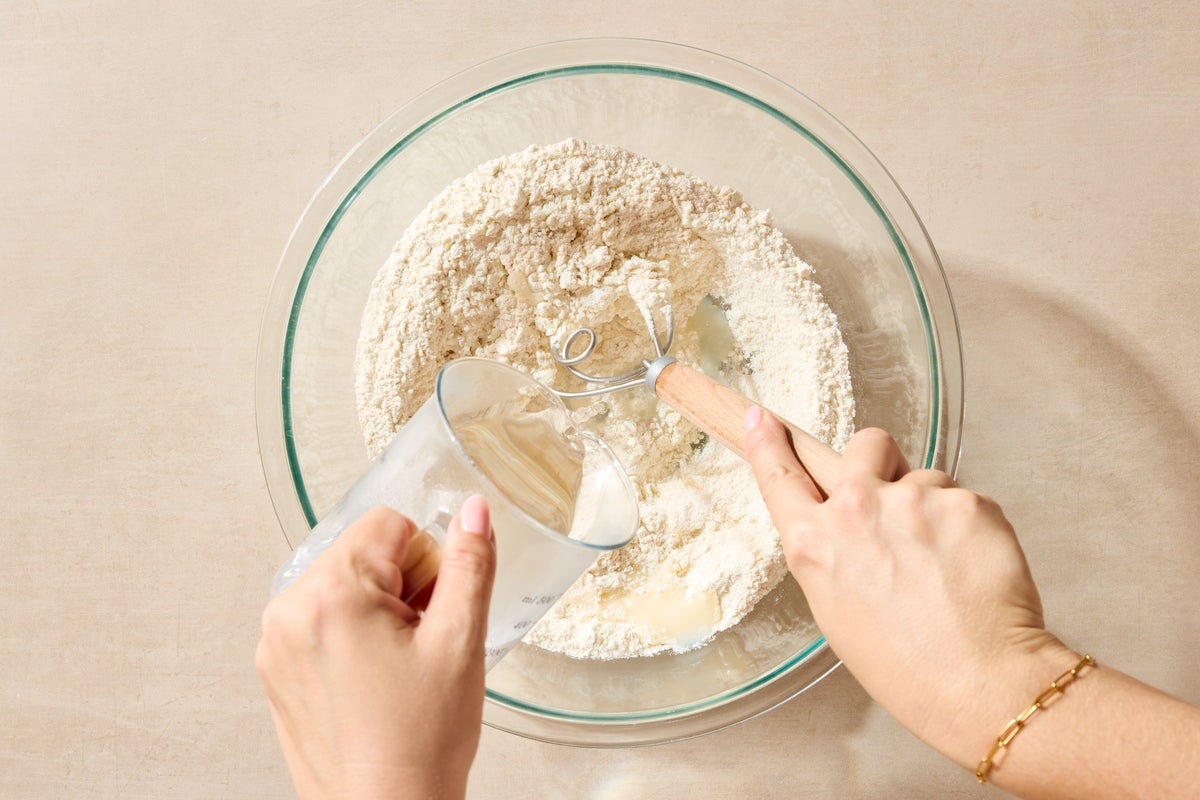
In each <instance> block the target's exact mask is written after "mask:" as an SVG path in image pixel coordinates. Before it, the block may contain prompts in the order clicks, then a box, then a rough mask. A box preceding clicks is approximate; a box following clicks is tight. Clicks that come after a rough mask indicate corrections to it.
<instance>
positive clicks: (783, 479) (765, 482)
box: [758, 464, 791, 496]
mask: <svg viewBox="0 0 1200 800" xmlns="http://www.w3.org/2000/svg"><path fill="white" fill-rule="evenodd" d="M790 474H791V473H790V471H789V470H788V468H787V467H786V466H784V465H783V464H771V465H770V466H768V467H766V468H765V469H763V470H761V471H760V472H759V476H758V482H759V486H760V487H761V489H762V493H763V495H766V496H771V495H774V494H775V493H776V492H778V491H779V490H780V489H781V488H782V487H783V485H784V484H785V483H787V480H788V476H789V475H790Z"/></svg>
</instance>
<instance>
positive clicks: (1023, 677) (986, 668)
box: [922, 630, 1080, 772]
mask: <svg viewBox="0 0 1200 800" xmlns="http://www.w3.org/2000/svg"><path fill="white" fill-rule="evenodd" d="M1079 659H1080V656H1079V655H1078V654H1076V653H1075V652H1074V651H1073V650H1071V649H1070V648H1069V647H1067V646H1066V645H1065V644H1063V643H1062V642H1061V641H1060V640H1059V639H1058V638H1057V637H1055V636H1054V635H1053V634H1051V633H1048V632H1047V631H1044V630H1038V631H1030V632H1029V633H1028V635H1023V636H1021V637H1019V638H1018V639H1016V640H1014V641H1013V642H1012V643H1010V644H1009V645H1008V646H1006V647H1005V648H1004V649H1003V650H1002V651H1001V652H999V653H997V654H995V655H993V656H991V657H990V658H989V660H988V661H987V662H986V663H983V664H980V665H979V666H978V668H977V669H976V670H975V671H974V672H973V673H972V674H969V675H965V676H964V678H965V680H963V681H962V682H960V684H959V693H958V695H959V696H958V698H957V700H955V701H953V704H952V706H951V708H952V711H951V713H950V715H949V716H948V717H947V720H946V723H945V725H944V726H942V727H941V728H940V729H939V730H935V731H931V738H926V737H922V738H925V741H926V742H927V743H929V744H930V745H932V746H933V747H934V748H935V749H937V750H939V751H940V752H941V753H942V754H943V755H945V756H947V757H948V758H950V759H951V760H953V761H954V762H955V763H956V764H958V765H959V766H961V767H963V768H964V769H967V770H969V771H971V772H974V771H975V770H976V768H977V767H978V766H979V761H980V759H981V758H983V757H984V756H985V755H987V753H988V752H989V750H990V749H991V747H992V745H993V744H995V742H996V738H997V737H998V736H999V735H1000V733H1001V732H1002V731H1003V730H1004V728H1005V726H1006V725H1008V723H1009V722H1011V721H1012V720H1013V719H1014V718H1015V717H1016V716H1017V715H1018V714H1020V713H1021V712H1022V711H1024V710H1025V709H1026V708H1028V707H1029V705H1030V704H1031V703H1032V702H1033V700H1034V699H1035V698H1036V697H1037V696H1038V695H1040V694H1041V693H1042V692H1044V691H1045V690H1046V688H1047V687H1048V686H1049V685H1050V682H1051V681H1053V680H1054V679H1055V678H1056V677H1058V676H1059V675H1061V674H1062V673H1063V671H1064V670H1068V669H1070V668H1071V667H1072V666H1074V665H1075V664H1076V663H1077V662H1078V661H1079Z"/></svg>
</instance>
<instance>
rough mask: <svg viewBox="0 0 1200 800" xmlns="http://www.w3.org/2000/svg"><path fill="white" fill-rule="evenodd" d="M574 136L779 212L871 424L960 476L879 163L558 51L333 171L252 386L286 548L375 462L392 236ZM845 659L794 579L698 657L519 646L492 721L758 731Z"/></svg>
mask: <svg viewBox="0 0 1200 800" xmlns="http://www.w3.org/2000/svg"><path fill="white" fill-rule="evenodd" d="M568 137H578V138H582V139H587V140H591V141H594V142H599V143H605V144H613V145H619V146H622V147H625V148H628V149H629V150H632V151H634V152H635V153H639V154H641V155H643V156H648V157H650V158H652V159H655V160H657V161H661V162H663V163H665V164H668V165H670V166H672V167H675V168H678V169H682V170H685V171H687V172H689V173H692V174H694V175H698V176H700V177H702V178H704V179H706V180H708V181H710V182H712V183H716V184H725V185H729V186H732V187H734V188H736V189H738V190H739V191H740V192H741V193H742V195H743V196H744V198H745V199H746V201H747V202H749V203H750V204H751V205H752V206H754V207H756V208H759V209H769V210H770V211H771V212H772V214H773V217H774V220H775V223H776V225H777V226H778V227H779V228H780V229H781V230H782V231H783V232H784V234H785V235H787V237H788V238H789V239H790V240H791V242H792V244H793V245H794V247H795V249H796V251H797V253H798V254H799V255H800V257H801V258H803V259H804V260H806V261H808V262H809V263H810V264H812V265H813V266H814V267H815V268H816V275H817V279H818V280H819V282H820V283H821V285H822V287H823V288H824V290H825V293H826V297H827V299H828V301H829V303H830V305H831V306H832V307H833V309H834V311H835V312H836V313H837V315H838V317H839V319H840V321H841V325H842V330H843V335H844V337H845V340H846V343H847V345H848V347H849V350H850V358H851V367H852V374H853V379H854V382H855V397H856V401H857V417H856V424H857V425H858V427H864V426H869V425H877V426H880V427H883V428H886V429H888V430H890V431H892V433H893V434H894V435H895V436H896V438H897V440H898V441H899V442H900V444H901V447H902V448H903V450H904V451H905V453H906V454H907V456H908V458H909V461H910V463H912V464H913V465H914V466H916V465H920V466H923V467H936V468H941V469H944V470H946V471H948V472H951V473H953V471H954V469H955V466H956V464H957V460H958V448H959V434H960V430H961V423H962V396H963V392H962V361H961V351H960V342H959V335H958V325H957V320H956V317H955V312H954V306H953V302H952V300H951V297H950V292H949V288H948V287H947V285H946V280H945V276H944V275H943V273H942V270H941V266H940V264H939V262H938V258H937V255H936V253H935V252H934V249H933V245H932V244H931V243H930V241H929V238H928V236H927V235H926V233H925V230H924V228H923V226H922V224H921V222H920V220H919V219H918V218H917V215H916V213H915V212H914V211H913V209H912V207H911V206H910V205H909V203H908V201H907V199H906V198H905V197H904V194H903V193H902V192H901V190H900V188H899V187H898V186H897V185H896V184H895V182H894V181H893V180H892V179H891V177H890V176H889V175H888V173H887V171H886V170H885V169H884V168H883V166H882V165H881V164H880V163H879V162H878V161H877V160H876V159H875V158H874V156H872V155H871V153H870V152H869V151H868V150H867V149H866V147H865V146H863V144H862V143H861V142H859V141H858V140H857V139H856V138H855V137H854V136H853V134H851V133H850V132H849V131H848V130H846V129H845V128H844V127H843V126H842V125H841V124H840V123H838V122H837V121H836V120H835V119H834V118H833V117H831V116H830V115H829V114H828V113H826V112H825V111H824V110H822V109H821V108H820V107H818V106H817V105H816V104H815V103H813V102H812V101H811V100H809V99H808V98H806V97H804V96H803V95H801V94H800V93H798V92H796V91H795V90H793V89H791V88H789V87H788V86H786V85H784V84H783V83H780V82H779V81H777V80H775V79H774V78H772V77H770V76H769V75H766V74H764V73H762V72H759V71H758V70H755V69H753V68H751V67H748V66H746V65H744V64H741V63H738V62H735V61H731V60H729V59H726V58H723V57H721V56H717V55H714V54H712V53H708V52H705V51H701V50H695V49H692V48H688V47H683V46H680V45H674V44H666V43H661V42H650V41H640V40H614V39H593V40H582V41H569V42H559V43H554V44H547V45H542V46H538V47H532V48H529V49H526V50H521V51H518V52H515V53H511V54H509V55H506V56H502V57H500V58H496V59H494V60H491V61H488V62H485V63H483V64H481V65H479V66H477V67H474V68H472V69H469V70H467V71H466V72H463V73H461V74H459V75H457V76H455V77H453V78H450V79H449V80H447V81H445V82H443V83H441V84H439V85H437V86H435V87H434V88H432V89H430V90H429V91H427V92H425V93H424V94H422V95H420V96H419V97H417V98H416V99H414V100H413V101H412V102H410V103H409V104H408V105H406V106H404V107H403V108H401V109H400V110H399V111H397V112H395V113H394V114H392V116H390V117H389V118H388V119H387V120H386V121H385V122H384V123H383V124H382V125H380V126H379V127H378V128H376V129H375V130H374V131H373V132H372V133H371V134H370V135H368V136H367V137H366V138H365V139H363V141H362V142H361V143H359V144H358V146H357V147H355V148H354V150H352V151H351V152H350V153H349V155H347V156H346V157H345V158H344V159H343V160H342V162H341V163H340V164H338V166H337V167H336V168H335V169H334V171H333V172H332V174H330V176H329V177H328V178H327V179H326V181H325V183H324V184H323V185H322V186H321V187H320V188H319V189H318V190H317V192H316V194H315V195H314V196H313V198H312V201H311V202H310V203H309V205H308V208H307V209H305V211H304V213H303V215H302V216H301V217H300V221H299V222H298V223H297V225H296V228H295V230H294V231H293V233H292V237H291V239H290V241H289V242H288V244H287V248H286V250H285V251H284V254H283V257H282V260H281V261H280V264H279V270H278V272H277V274H276V276H275V280H274V284H273V285H272V287H271V291H270V296H269V299H268V303H267V308H266V313H265V315H264V319H263V325H262V332H261V336H260V341H259V349H258V366H257V387H256V405H257V414H258V436H259V447H260V451H261V455H262V461H263V468H264V471H265V473H266V479H267V486H268V489H269V490H270V493H271V499H272V501H273V502H274V505H275V510H276V512H277V514H278V516H279V520H280V522H281V524H282V526H283V530H284V533H285V535H286V536H287V539H288V542H289V543H290V544H291V545H292V546H293V547H294V546H296V545H297V544H299V543H300V542H301V541H302V540H303V539H304V537H305V536H306V535H307V534H308V531H309V529H310V528H311V527H312V526H313V525H314V524H315V523H316V521H317V520H318V519H319V518H320V517H321V516H322V515H324V514H326V513H327V512H328V511H329V510H330V509H332V507H333V506H334V504H335V503H336V501H337V500H338V498H339V497H341V495H342V494H343V493H344V492H345V491H346V490H347V489H348V488H349V487H350V485H351V484H352V483H353V482H354V480H355V478H357V477H358V475H359V474H360V473H361V472H362V471H363V469H364V468H365V467H366V466H367V462H368V459H367V454H366V449H365V446H364V444H363V438H362V434H361V432H360V430H359V425H358V419H357V413H356V408H355V395H354V357H355V347H356V342H357V337H358V330H359V320H360V317H361V314H362V311H363V307H364V304H365V302H366V298H367V295H368V292H369V290H370V287H371V282H372V280H373V278H374V277H375V273H376V272H377V271H378V269H379V268H380V266H381V265H382V264H383V263H384V261H385V260H386V259H387V257H388V254H389V253H390V252H391V250H392V247H393V245H394V244H395V242H396V240H397V239H399V237H400V234H401V233H402V232H403V231H404V229H405V228H406V227H407V226H408V224H409V222H410V221H411V220H412V219H413V218H414V217H415V216H416V215H417V213H418V212H419V211H421V209H422V208H424V206H425V205H426V204H427V203H428V202H429V201H430V200H431V199H432V198H433V197H434V196H435V195H436V194H437V193H438V192H440V191H441V190H442V189H443V188H444V187H445V186H446V185H447V184H448V183H450V182H451V181H453V180H454V179H456V178H459V177H461V176H463V175H465V174H466V173H468V172H470V171H471V170H472V169H473V168H474V167H476V166H477V165H479V164H481V163H483V162H484V161H487V160H489V159H492V158H495V157H498V156H502V155H507V154H510V153H514V152H517V151H519V150H523V149H524V148H526V147H528V146H529V145H531V144H550V143H553V142H556V141H559V140H561V139H565V138H568ZM837 663H838V662H837V659H836V657H835V656H834V655H833V653H832V652H831V651H830V649H829V648H828V646H827V645H826V643H825V640H824V638H823V637H822V636H821V634H820V632H819V631H818V630H817V628H816V626H815V625H814V624H813V621H812V615H811V613H810V612H809V610H808V607H807V605H806V604H805V602H804V597H803V594H802V593H801V592H800V590H799V588H798V587H797V586H796V584H795V583H794V582H793V581H792V580H791V579H790V578H788V579H786V580H785V581H784V583H783V584H781V585H780V586H779V587H778V588H777V589H776V590H775V591H774V592H772V593H771V594H770V595H769V596H768V597H767V598H765V599H764V600H763V601H762V602H760V603H759V604H758V606H757V607H756V609H755V610H754V611H753V612H752V613H751V614H750V615H749V616H748V617H747V618H746V619H744V620H743V621H742V622H741V623H739V624H738V625H736V626H734V627H733V628H732V629H730V630H728V631H725V632H724V633H722V634H720V635H718V636H717V637H716V638H715V639H714V640H712V641H711V642H709V643H708V644H707V645H705V646H703V647H701V648H699V649H697V650H694V651H692V652H688V653H683V654H672V655H660V656H655V657H652V658H641V659H630V660H618V661H589V660H578V659H572V658H568V657H566V656H562V655H558V654H555V653H550V652H547V651H544V650H541V649H539V648H536V647H532V646H528V645H519V646H518V647H517V648H516V649H515V650H514V651H513V652H512V653H510V654H509V655H508V656H507V657H506V658H505V659H504V661H502V662H501V663H500V664H499V666H497V667H496V668H495V669H493V670H492V671H491V672H490V673H489V675H488V679H487V684H488V687H487V698H488V699H487V703H486V706H485V709H484V719H485V721H486V722H487V723H488V724H490V725H492V726H494V727H497V728H500V729H503V730H507V731H511V732H514V733H517V734H521V735H523V736H528V737H531V738H536V739H541V740H545V741H551V742H559V743H564V744H575V745H589V746H632V745H642V744H652V743H657V742H665V741H671V740H676V739H683V738H687V737H690V736H696V735H699V734H703V733H707V732H710V731H714V730H717V729H719V728H722V727H725V726H727V725H731V724H733V723H736V722H739V721H741V720H744V719H747V718H749V717H752V716H755V715H757V714H760V713H762V712H764V711H766V710H768V709H770V708H773V707H774V706H776V705H778V704H780V703H782V702H784V701H786V700H788V699H789V698H791V697H794V696H795V695H797V694H798V693H800V692H802V691H804V690H805V689H806V688H808V687H809V686H812V685H813V684H814V683H816V682H817V681H818V680H820V679H821V678H822V677H823V676H824V675H826V674H827V673H828V672H829V671H831V670H832V669H834V668H835V667H836V666H837Z"/></svg>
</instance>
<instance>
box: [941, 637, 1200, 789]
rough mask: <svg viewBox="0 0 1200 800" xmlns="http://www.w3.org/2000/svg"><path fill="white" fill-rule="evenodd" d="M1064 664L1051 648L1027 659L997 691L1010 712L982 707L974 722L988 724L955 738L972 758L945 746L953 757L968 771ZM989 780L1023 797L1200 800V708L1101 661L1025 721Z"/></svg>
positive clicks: (1064, 655) (1066, 655)
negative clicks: (1017, 674)
mask: <svg viewBox="0 0 1200 800" xmlns="http://www.w3.org/2000/svg"><path fill="white" fill-rule="evenodd" d="M1072 658H1075V656H1074V654H1072V653H1070V651H1067V650H1065V648H1063V649H1062V650H1061V651H1059V650H1058V649H1057V648H1052V649H1051V652H1049V653H1047V654H1042V655H1041V656H1040V657H1039V658H1038V659H1031V660H1030V665H1029V666H1030V670H1029V671H1022V674H1021V676H1020V678H1018V679H1016V680H1013V681H1011V682H1010V684H1009V686H1010V688H1009V689H1007V690H1005V691H1001V692H1000V694H1001V696H1003V697H1005V701H1004V702H1006V703H1008V710H1007V711H1006V712H1001V711H999V709H998V703H996V702H994V701H989V702H987V703H986V704H984V706H983V707H984V708H986V709H987V710H986V711H984V712H983V713H982V714H980V715H978V717H979V718H983V717H989V718H990V719H989V722H988V723H987V724H990V725H992V726H993V727H992V728H989V729H988V730H987V731H986V732H982V733H976V734H972V735H970V736H964V737H963V738H962V739H961V740H960V741H961V742H962V743H963V744H964V745H965V744H966V743H967V742H970V744H971V746H975V747H977V748H979V749H978V750H977V751H976V754H975V755H974V756H967V755H966V754H965V747H959V748H951V749H954V750H955V753H954V755H953V756H952V757H953V758H954V760H956V761H958V762H959V763H960V764H961V765H962V766H964V767H966V768H968V769H970V770H971V771H972V772H973V771H974V770H975V768H976V767H977V765H978V762H979V759H980V758H982V757H983V756H984V755H986V754H987V752H988V751H989V750H990V749H991V746H992V744H993V743H994V742H995V739H996V737H997V736H999V734H1000V732H1001V731H1002V730H1003V729H1004V726H1005V725H1006V724H1007V723H1008V721H1009V720H1011V719H1012V718H1014V717H1016V716H1017V714H1019V713H1020V712H1021V711H1023V710H1024V709H1025V708H1027V707H1028V706H1029V705H1030V704H1031V703H1032V702H1033V700H1034V699H1035V698H1036V697H1037V696H1038V695H1039V694H1041V693H1042V692H1043V691H1044V690H1045V689H1046V688H1047V687H1048V686H1049V683H1050V681H1051V680H1053V679H1054V678H1056V677H1057V676H1058V675H1060V674H1061V673H1062V671H1063V670H1064V669H1068V668H1070V667H1071V666H1073V664H1074V662H1073V661H1072V660H1071V659H1072ZM1047 668H1049V669H1047ZM1039 671H1040V672H1041V673H1042V674H1040V675H1037V674H1036V673H1037V672H1039ZM988 780H989V781H990V782H991V783H994V784H995V785H997V786H999V787H1001V788H1003V789H1005V790H1007V791H1009V792H1012V793H1013V794H1015V795H1017V796H1019V797H1023V798H1068V797H1088V798H1110V797H1111V798H1118V797H1120V798H1123V797H1139V798H1140V797H1154V798H1195V797H1200V709H1198V708H1196V707H1195V706H1192V705H1189V704H1187V703H1184V702H1182V701H1180V700H1177V699H1175V698H1173V697H1171V696H1169V695H1167V694H1164V693H1163V692H1160V691H1158V690H1157V689H1154V688H1152V687H1150V686H1147V685H1146V684H1143V683H1141V682H1140V681H1137V680H1135V679H1133V678H1131V677H1129V676H1128V675H1125V674H1123V673H1121V672H1119V671H1117V670H1114V669H1111V668H1109V667H1106V666H1105V665H1103V664H1097V665H1096V666H1092V667H1088V668H1087V669H1086V670H1084V671H1082V672H1081V673H1080V675H1079V677H1078V678H1077V679H1076V680H1075V681H1073V682H1072V683H1071V684H1070V685H1069V686H1068V687H1067V688H1066V689H1065V690H1064V691H1063V692H1062V693H1061V694H1060V695H1058V696H1057V697H1055V698H1054V699H1053V700H1052V701H1051V702H1049V703H1048V704H1047V706H1046V707H1045V708H1043V709H1040V710H1039V711H1037V712H1036V713H1035V714H1034V715H1033V716H1032V717H1030V718H1029V720H1028V722H1027V724H1026V725H1025V727H1024V728H1023V729H1022V730H1021V731H1020V733H1018V734H1017V735H1016V737H1015V738H1013V740H1012V742H1011V743H1010V744H1009V746H1008V747H1007V748H1005V749H1004V750H1003V751H1002V753H1001V754H1000V756H999V757H998V758H997V760H996V763H995V765H994V766H993V768H992V770H991V772H990V774H989V775H988Z"/></svg>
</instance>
